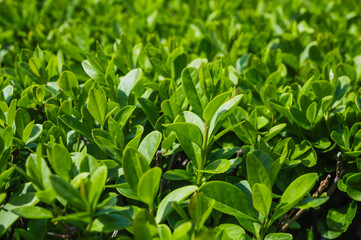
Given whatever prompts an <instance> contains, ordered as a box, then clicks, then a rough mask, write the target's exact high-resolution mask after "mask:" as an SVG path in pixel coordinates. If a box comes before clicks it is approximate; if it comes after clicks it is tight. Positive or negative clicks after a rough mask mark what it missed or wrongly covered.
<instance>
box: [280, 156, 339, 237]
mask: <svg viewBox="0 0 361 240" xmlns="http://www.w3.org/2000/svg"><path fill="white" fill-rule="evenodd" d="M341 156H342V154H341V152H338V153H337V165H336V177H335V178H334V180H333V183H332V185H331V187H330V188H329V189H328V191H327V193H326V195H327V196H331V195H332V194H333V193H334V192H335V190H336V188H337V183H338V181H340V179H341V177H342V174H343V170H342V162H341ZM330 180H331V175H330V174H328V175H327V177H326V178H325V180H323V181H321V183H320V186H319V187H318V189H317V191H316V192H315V193H314V194H313V195H312V197H314V198H319V197H320V196H321V194H322V193H323V192H324V191H325V189H326V188H327V187H328V184H329V182H330ZM304 211H305V209H300V210H298V212H297V213H296V214H295V215H294V216H293V217H292V218H291V220H289V221H288V222H287V223H286V222H285V221H283V222H282V223H281V231H282V232H284V231H286V230H287V228H288V227H289V226H290V225H291V224H292V223H294V222H295V221H296V220H297V219H298V218H299V217H300V216H301V215H302V213H303V212H304ZM286 221H287V220H286Z"/></svg>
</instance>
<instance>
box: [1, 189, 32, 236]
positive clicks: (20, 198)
mask: <svg viewBox="0 0 361 240" xmlns="http://www.w3.org/2000/svg"><path fill="white" fill-rule="evenodd" d="M38 202H39V200H38V199H37V197H36V196H35V193H34V192H28V193H20V194H19V195H15V196H14V197H13V198H11V199H10V201H9V202H8V203H6V204H5V206H4V207H3V209H2V210H1V211H0V236H2V235H3V234H4V233H5V232H6V231H7V229H8V228H9V227H10V226H11V225H12V224H13V223H14V222H15V221H16V220H17V219H18V218H19V217H20V216H19V215H17V214H15V213H13V212H12V211H11V210H13V209H15V208H17V207H19V206H22V207H25V206H33V205H35V204H36V203H38ZM5 209H6V210H5Z"/></svg>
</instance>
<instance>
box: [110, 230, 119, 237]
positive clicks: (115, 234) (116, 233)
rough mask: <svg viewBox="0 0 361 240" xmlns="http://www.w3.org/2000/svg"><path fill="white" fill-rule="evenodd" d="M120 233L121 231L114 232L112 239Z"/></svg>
mask: <svg viewBox="0 0 361 240" xmlns="http://www.w3.org/2000/svg"><path fill="white" fill-rule="evenodd" d="M118 231H119V230H114V232H113V234H112V238H115V237H116V236H117V235H118Z"/></svg>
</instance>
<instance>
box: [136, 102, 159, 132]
mask: <svg viewBox="0 0 361 240" xmlns="http://www.w3.org/2000/svg"><path fill="white" fill-rule="evenodd" d="M138 102H139V104H140V107H141V108H142V109H143V111H144V113H145V115H146V116H147V119H148V121H149V123H150V124H151V125H152V127H153V128H154V129H155V123H156V122H157V120H158V118H159V113H158V109H157V107H156V106H155V105H154V103H152V102H151V101H149V100H148V99H146V98H138Z"/></svg>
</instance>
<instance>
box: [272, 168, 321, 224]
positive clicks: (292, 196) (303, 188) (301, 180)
mask: <svg viewBox="0 0 361 240" xmlns="http://www.w3.org/2000/svg"><path fill="white" fill-rule="evenodd" d="M316 180H317V174H316V173H307V174H304V175H301V176H299V177H298V178H296V179H295V180H294V181H293V182H292V183H291V184H290V185H289V186H288V187H287V188H286V190H285V191H284V192H283V194H282V196H281V199H280V201H279V202H278V205H277V207H276V209H275V212H274V214H273V215H272V218H271V220H270V223H273V222H274V221H275V220H276V219H277V218H279V217H281V216H282V215H283V214H285V213H286V212H288V211H289V210H290V209H292V208H293V207H294V206H295V205H296V204H297V203H298V202H299V201H300V200H301V199H302V198H303V197H304V196H305V195H306V194H307V193H308V192H309V191H310V190H311V189H312V188H313V186H314V185H315V183H316ZM269 225H270V224H269Z"/></svg>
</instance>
